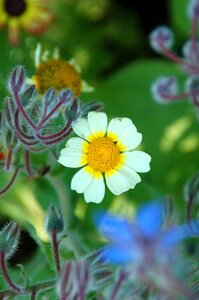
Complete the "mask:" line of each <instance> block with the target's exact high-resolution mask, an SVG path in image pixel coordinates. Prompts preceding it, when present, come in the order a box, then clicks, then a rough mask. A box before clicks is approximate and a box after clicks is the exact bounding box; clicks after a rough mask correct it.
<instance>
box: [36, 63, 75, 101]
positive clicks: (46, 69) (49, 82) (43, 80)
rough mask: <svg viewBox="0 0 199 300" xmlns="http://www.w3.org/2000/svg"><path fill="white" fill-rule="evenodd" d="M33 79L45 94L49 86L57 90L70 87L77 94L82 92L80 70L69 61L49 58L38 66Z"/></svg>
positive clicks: (39, 89)
mask: <svg viewBox="0 0 199 300" xmlns="http://www.w3.org/2000/svg"><path fill="white" fill-rule="evenodd" d="M33 80H34V82H35V85H36V87H37V89H38V91H39V92H40V93H41V94H44V93H45V92H46V91H47V90H48V89H49V88H54V89H55V90H56V91H60V90H62V89H66V88H69V89H71V90H72V91H73V93H74V95H75V96H79V95H80V92H81V78H80V76H79V74H78V72H77V71H76V70H75V69H74V67H73V66H72V65H70V64H69V63H68V62H67V61H63V60H60V59H51V60H47V61H46V62H44V63H41V64H40V65H39V66H38V67H37V72H36V75H35V76H33Z"/></svg>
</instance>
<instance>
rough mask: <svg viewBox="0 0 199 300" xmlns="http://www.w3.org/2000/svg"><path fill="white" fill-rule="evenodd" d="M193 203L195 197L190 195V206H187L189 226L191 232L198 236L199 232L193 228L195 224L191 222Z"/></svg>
mask: <svg viewBox="0 0 199 300" xmlns="http://www.w3.org/2000/svg"><path fill="white" fill-rule="evenodd" d="M193 202H194V197H193V196H192V195H190V197H189V199H188V206H187V224H188V225H189V228H190V230H191V232H192V233H193V234H194V235H198V232H197V231H196V230H195V229H194V228H193V224H192V222H191V211H192V206H193Z"/></svg>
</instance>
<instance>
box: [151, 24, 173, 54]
mask: <svg viewBox="0 0 199 300" xmlns="http://www.w3.org/2000/svg"><path fill="white" fill-rule="evenodd" d="M149 41H150V45H151V47H152V48H153V49H154V50H156V51H157V52H162V47H164V48H167V49H170V48H171V47H172V45H173V33H172V31H171V29H170V28H168V27H166V26H160V27H158V28H156V29H155V30H153V31H152V32H151V34H150V36H149Z"/></svg>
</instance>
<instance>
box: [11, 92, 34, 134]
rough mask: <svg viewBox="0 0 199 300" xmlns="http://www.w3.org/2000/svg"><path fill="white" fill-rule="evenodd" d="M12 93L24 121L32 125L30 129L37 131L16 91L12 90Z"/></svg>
mask: <svg viewBox="0 0 199 300" xmlns="http://www.w3.org/2000/svg"><path fill="white" fill-rule="evenodd" d="M13 93H14V99H15V102H16V105H17V107H18V109H19V111H20V113H21V114H22V116H23V117H24V119H25V120H26V122H27V123H28V124H29V125H30V126H31V127H32V129H33V130H34V131H36V132H37V131H38V129H37V126H36V125H35V124H34V123H33V122H32V121H31V119H30V118H29V116H28V115H27V114H26V112H25V110H24V108H23V105H22V104H21V101H20V99H19V96H18V93H17V92H16V91H13Z"/></svg>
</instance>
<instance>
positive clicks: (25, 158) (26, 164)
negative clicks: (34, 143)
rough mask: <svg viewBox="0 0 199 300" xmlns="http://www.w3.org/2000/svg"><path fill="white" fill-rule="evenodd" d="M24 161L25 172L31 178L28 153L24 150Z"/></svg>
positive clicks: (31, 172)
mask: <svg viewBox="0 0 199 300" xmlns="http://www.w3.org/2000/svg"><path fill="white" fill-rule="evenodd" d="M24 161H25V166H26V171H27V172H28V175H30V176H32V175H33V171H32V170H31V166H30V152H29V150H25V155H24Z"/></svg>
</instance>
